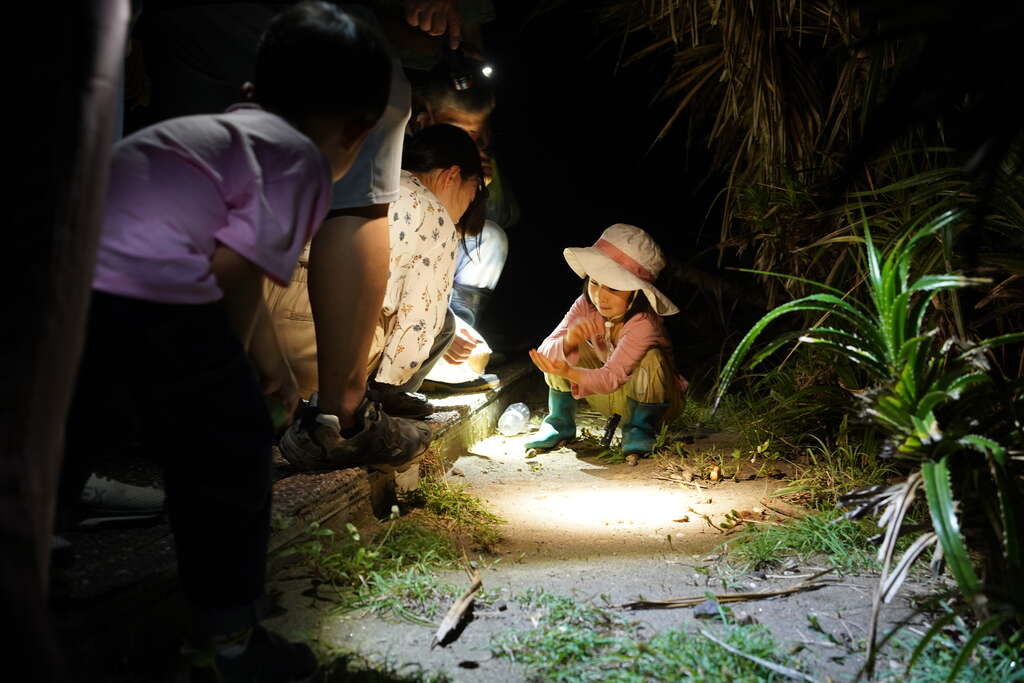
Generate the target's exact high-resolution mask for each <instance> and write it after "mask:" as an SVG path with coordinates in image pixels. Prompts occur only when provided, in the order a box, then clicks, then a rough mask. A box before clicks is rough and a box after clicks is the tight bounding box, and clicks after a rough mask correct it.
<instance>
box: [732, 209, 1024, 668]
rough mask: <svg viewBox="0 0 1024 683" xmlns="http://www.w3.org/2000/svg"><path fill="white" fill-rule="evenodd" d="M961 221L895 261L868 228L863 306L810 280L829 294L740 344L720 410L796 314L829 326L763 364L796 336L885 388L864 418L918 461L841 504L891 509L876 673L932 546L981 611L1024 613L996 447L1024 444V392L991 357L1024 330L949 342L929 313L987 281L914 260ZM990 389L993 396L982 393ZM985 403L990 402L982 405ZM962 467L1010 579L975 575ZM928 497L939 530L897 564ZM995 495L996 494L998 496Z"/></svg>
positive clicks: (855, 512)
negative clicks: (891, 606) (892, 612)
mask: <svg viewBox="0 0 1024 683" xmlns="http://www.w3.org/2000/svg"><path fill="white" fill-rule="evenodd" d="M957 219H958V215H957V212H954V211H949V212H946V213H944V214H942V215H941V216H939V217H938V218H937V219H935V220H932V221H930V222H929V223H927V224H925V225H922V226H919V227H915V229H914V230H912V231H911V232H908V233H906V234H905V235H904V236H902V237H900V238H898V239H896V240H895V241H894V242H893V243H892V244H891V246H890V248H889V251H888V253H887V254H885V255H883V254H881V253H880V252H879V250H878V249H877V248H876V246H875V244H874V242H873V241H872V237H871V232H870V230H869V229H868V227H867V225H866V224H865V225H864V228H863V235H864V236H863V247H864V263H865V264H866V275H865V283H864V284H865V289H866V293H865V295H864V296H863V299H864V300H863V301H862V300H860V299H858V298H857V297H855V296H852V295H850V294H849V293H844V292H841V291H839V290H836V289H834V288H832V287H830V286H828V285H824V284H820V283H813V282H807V281H806V280H805V282H806V284H808V285H810V286H817V287H818V289H820V290H821V291H820V292H819V293H816V294H811V295H808V296H805V297H802V298H800V299H797V300H795V301H791V302H789V303H786V304H783V305H781V306H779V307H778V308H776V309H774V310H773V311H770V312H769V313H768V314H767V315H765V316H764V317H763V318H762V319H761V320H760V321H758V322H757V323H756V324H755V325H754V327H753V328H752V329H751V330H750V331H749V332H748V333H747V334H746V336H744V338H743V339H742V340H741V342H740V344H739V345H738V346H737V348H736V350H735V351H734V352H733V354H732V356H731V357H730V358H729V360H728V361H727V362H726V364H725V366H724V367H723V369H722V372H721V374H720V377H719V388H718V392H717V396H716V399H715V405H716V406H717V405H718V402H719V401H720V400H721V398H722V396H723V395H724V392H725V391H726V389H727V388H728V386H729V383H730V382H731V381H732V378H733V377H734V376H735V373H736V372H737V370H738V369H739V367H740V366H741V364H742V363H743V361H744V360H745V359H746V358H747V357H748V356H749V355H750V353H751V350H752V348H753V345H754V343H755V342H756V340H757V339H758V338H759V337H760V335H761V334H762V333H763V332H764V331H765V329H766V328H767V327H768V325H769V324H771V323H772V322H773V321H774V320H776V319H778V318H780V317H782V316H785V315H787V314H791V313H813V314H815V315H820V316H822V319H823V320H822V322H819V324H818V325H815V326H812V327H810V328H807V329H804V330H802V331H800V332H796V333H789V334H786V335H783V336H782V337H780V338H779V339H777V340H776V341H774V342H772V343H771V344H769V345H768V347H767V348H766V349H765V350H763V351H761V352H760V353H758V354H756V355H755V356H754V358H753V363H755V364H756V363H758V362H762V361H763V360H764V359H766V358H767V357H768V356H769V355H770V354H771V353H772V352H774V351H775V350H777V349H778V348H779V347H780V346H781V345H782V344H784V343H787V342H789V341H792V339H793V338H794V337H796V338H799V339H800V341H802V342H804V343H809V344H815V345H817V346H819V347H822V348H824V349H827V350H828V351H830V352H832V353H834V354H838V355H839V356H841V357H844V358H846V359H848V360H849V361H851V362H853V363H856V364H858V365H859V366H860V367H861V368H862V369H863V370H864V372H865V373H866V374H868V375H869V376H870V377H871V378H872V379H873V380H874V382H875V383H876V388H875V389H874V390H872V391H869V392H865V394H864V395H863V399H864V401H865V404H866V405H865V413H866V414H867V415H869V416H870V417H872V418H873V419H874V421H875V423H876V424H878V425H879V426H880V427H882V428H883V429H884V430H885V431H886V432H887V433H888V434H889V435H890V441H889V445H890V452H891V453H893V454H895V455H898V456H900V457H902V458H905V459H907V460H910V461H913V462H915V463H917V464H918V465H919V469H918V470H917V471H915V472H913V473H911V474H910V475H909V476H908V477H907V479H906V480H904V481H903V482H901V483H899V484H895V485H893V486H889V487H886V488H883V487H873V488H871V489H866V490H861V491H855V492H852V493H851V494H849V495H847V496H845V497H844V498H843V499H842V501H841V502H842V504H843V505H845V506H847V507H849V508H851V510H850V512H849V513H847V516H849V517H855V516H861V515H864V514H867V513H869V512H876V513H880V518H879V522H878V523H879V526H880V527H882V528H883V529H884V530H885V532H884V534H883V540H882V543H881V545H880V547H879V561H880V563H881V565H882V572H881V577H880V579H879V583H878V587H877V589H876V591H875V597H874V610H873V614H872V620H871V631H870V633H869V639H868V641H869V644H868V647H869V650H868V664H867V669H868V670H870V669H871V667H872V666H873V662H874V657H875V654H876V628H877V618H878V611H879V609H880V607H881V605H882V603H883V602H887V601H889V600H891V599H892V597H893V596H894V595H895V594H896V592H897V591H898V590H899V587H900V586H901V585H902V583H903V581H904V580H905V578H906V576H907V574H908V572H909V570H910V568H911V566H912V565H913V563H914V561H915V560H916V559H918V558H919V557H920V556H921V555H922V554H923V553H924V552H925V550H927V549H928V548H930V547H935V548H936V551H935V554H934V556H933V563H934V562H935V561H937V560H938V559H939V558H942V559H944V560H945V562H946V563H947V565H948V566H949V568H950V571H951V573H952V575H953V577H954V578H955V579H956V581H957V583H958V585H959V586H960V588H961V591H962V593H963V595H964V598H965V599H966V600H967V601H968V603H969V604H972V605H973V606H974V607H975V608H976V609H977V610H978V611H979V613H984V612H985V610H986V609H988V608H987V607H986V604H989V603H985V602H979V601H977V600H975V598H976V597H977V596H979V595H982V594H984V595H986V597H987V598H988V600H990V601H992V603H995V602H998V603H999V604H1001V605H1007V606H1009V607H1008V608H1007V609H1009V610H1011V612H1012V613H1013V614H1016V615H1017V616H1016V617H1014V618H1017V619H1020V618H1021V617H1022V615H1024V589H1022V587H1021V586H1020V585H1019V582H1017V581H1012V580H1011V581H1007V580H1006V579H1005V578H1004V577H1006V576H1021V575H1024V561H1022V554H1024V549H1022V548H1021V544H1020V536H1019V535H1020V530H1021V524H1022V521H1021V520H1022V516H1024V506H1021V504H1020V503H1019V495H1020V490H1019V488H1020V486H1019V479H1020V476H1019V473H1014V472H1013V471H1012V468H1011V462H1010V460H1009V459H1008V457H1007V449H1006V447H1005V446H1004V445H1002V444H1001V443H999V442H998V441H997V438H998V435H999V434H1002V435H1003V436H1006V437H1008V438H1012V439H1016V440H1017V441H1021V440H1022V439H1024V437H1022V436H1021V418H1020V415H1019V411H1017V405H1016V404H1017V403H1019V402H1021V401H1022V397H1024V391H1020V387H1017V389H1010V390H1005V391H1003V392H1002V399H1000V396H1001V394H1000V391H999V387H998V386H997V385H998V382H997V381H996V380H994V375H993V374H992V372H991V371H990V368H989V366H988V364H987V363H986V362H985V360H984V358H985V354H986V353H989V352H990V351H991V349H993V348H997V347H999V346H1004V345H1008V344H1018V345H1019V344H1020V343H1022V342H1024V333H1010V334H1006V335H1001V336H999V337H996V338H992V339H988V340H985V341H982V342H978V343H976V344H973V345H970V346H966V347H961V346H960V345H958V343H957V342H955V340H953V339H947V340H945V341H942V342H940V340H939V339H937V337H938V330H937V328H935V327H934V326H930V325H931V324H930V323H929V318H928V315H927V314H928V313H929V310H930V309H931V308H932V305H933V303H934V301H935V294H936V293H937V292H941V291H944V290H956V289H961V288H964V287H970V286H974V285H979V284H984V283H985V282H986V281H985V280H981V279H977V278H967V277H963V276H960V275H954V274H938V275H932V274H920V275H913V266H914V260H915V257H916V256H918V255H919V254H920V253H921V252H922V251H923V250H924V248H925V247H926V246H927V245H928V244H929V241H930V240H931V239H933V238H934V237H935V236H936V235H937V234H939V233H940V232H942V231H943V230H945V229H946V228H948V226H950V225H951V224H953V223H954V222H955V221H956V220H957ZM824 319H827V325H826V324H825V320H824ZM1004 389H1005V387H1004ZM982 390H985V391H986V392H987V393H985V394H979V392H981V391H982ZM1014 392H1016V393H1014ZM979 395H984V396H985V397H986V400H985V401H983V402H979V401H977V399H978V397H979ZM1000 400H1002V402H1004V403H1006V409H1005V410H1003V411H1002V413H1005V415H1002V416H999V417H997V418H995V419H992V418H991V417H990V414H992V413H993V412H999V411H996V410H995V406H997V405H999V402H1000ZM975 415H977V416H979V417H982V419H978V418H977V417H973V416H975ZM983 423H984V424H987V425H988V426H989V427H990V428H992V427H995V428H996V429H993V430H992V432H991V433H990V434H980V433H976V432H973V431H965V430H972V429H975V428H976V427H978V426H981V425H982V424H983ZM978 457H981V458H982V459H983V460H982V461H981V462H980V463H977V462H975V461H972V460H971V458H975V459H976V458H978ZM951 462H954V463H955V464H956V466H957V467H960V468H963V469H964V471H965V472H968V473H970V472H974V473H975V474H974V475H973V479H972V480H973V481H974V482H975V483H974V484H973V486H974V493H975V494H982V497H981V498H979V499H978V501H977V502H974V505H973V507H971V509H970V511H971V512H972V519H973V517H975V516H978V515H976V514H974V513H976V512H983V508H984V506H985V505H987V504H988V500H989V499H992V498H994V499H995V501H996V503H995V509H994V510H993V514H990V515H988V518H989V519H991V520H992V521H991V524H992V526H993V533H992V534H991V535H993V536H994V537H995V538H997V539H998V542H999V547H998V551H997V552H998V560H999V561H998V564H999V570H1000V572H1005V573H1004V574H1001V576H997V575H996V574H997V572H989V574H988V575H987V576H985V578H984V580H982V579H981V578H979V576H978V575H977V573H976V572H975V571H974V567H973V564H972V562H971V561H970V558H969V556H968V551H967V542H966V541H965V539H964V536H963V531H962V528H961V527H962V525H961V516H962V511H960V510H959V509H958V507H959V504H958V503H957V502H956V501H957V499H958V498H957V493H956V492H955V490H954V486H953V480H952V479H951V476H950V467H951V464H950V463H951ZM979 465H980V467H979ZM979 470H980V471H981V472H987V473H988V472H990V473H991V478H990V479H988V481H990V482H991V484H989V483H986V482H984V481H980V480H979V479H978V476H977V472H978V471H979ZM961 488H963V486H961ZM922 489H923V490H924V492H925V495H926V498H927V502H928V509H929V512H930V515H931V521H932V529H931V531H927V532H925V533H923V534H921V535H919V536H918V537H917V538H916V539H915V540H914V541H913V542H912V543H911V545H910V547H909V548H908V550H907V551H906V552H905V553H904V555H903V556H902V557H901V558H900V559H899V560H898V561H897V562H896V563H895V566H894V565H893V554H894V551H895V547H896V539H897V538H898V537H899V536H900V535H901V533H902V527H903V520H904V518H905V516H906V513H907V510H908V509H909V507H910V505H911V503H912V502H913V501H914V499H915V498H916V497H917V495H918V492H919V491H920V490H922ZM989 490H991V493H994V496H992V495H989V494H988V492H989ZM960 493H964V491H963V490H961V491H960ZM960 500H962V501H963V500H964V499H963V498H962V497H961V498H960ZM965 502H972V501H965ZM981 517H982V518H984V515H981ZM986 623H988V622H986ZM1000 623H1002V622H1000Z"/></svg>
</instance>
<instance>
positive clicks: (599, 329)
mask: <svg viewBox="0 0 1024 683" xmlns="http://www.w3.org/2000/svg"><path fill="white" fill-rule="evenodd" d="M602 334H604V326H603V325H602V324H601V323H599V322H597V321H596V320H584V321H582V322H578V323H576V324H575V325H571V326H570V327H569V329H568V330H566V331H565V337H564V338H563V339H562V350H563V351H564V352H565V353H572V352H573V351H575V350H576V349H578V348H579V347H580V344H582V343H583V342H584V341H586V340H587V339H594V338H600V337H601V335H602Z"/></svg>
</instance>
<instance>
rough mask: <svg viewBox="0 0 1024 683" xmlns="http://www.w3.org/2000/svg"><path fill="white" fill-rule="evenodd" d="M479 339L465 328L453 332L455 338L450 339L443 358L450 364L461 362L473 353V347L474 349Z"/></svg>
mask: <svg viewBox="0 0 1024 683" xmlns="http://www.w3.org/2000/svg"><path fill="white" fill-rule="evenodd" d="M481 341H483V340H482V339H477V338H476V337H474V336H473V335H471V334H470V333H469V332H468V331H467V330H459V331H458V332H456V333H455V338H454V339H452V345H451V346H449V347H448V350H447V351H445V352H444V359H445V360H446V361H448V362H449V363H451V364H452V365H458V364H459V363H463V362H465V361H466V359H467V358H469V357H470V355H471V354H472V353H473V349H475V348H476V347H477V344H479V343H480V342H481Z"/></svg>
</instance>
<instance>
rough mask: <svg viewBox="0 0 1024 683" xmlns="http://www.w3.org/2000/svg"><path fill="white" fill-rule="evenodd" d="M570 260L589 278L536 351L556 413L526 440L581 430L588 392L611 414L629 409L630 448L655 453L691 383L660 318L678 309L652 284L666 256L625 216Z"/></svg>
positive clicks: (546, 443)
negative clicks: (580, 412) (677, 364)
mask: <svg viewBox="0 0 1024 683" xmlns="http://www.w3.org/2000/svg"><path fill="white" fill-rule="evenodd" d="M565 260H566V261H568V263H569V266H570V267H571V268H572V269H573V270H574V271H575V272H576V274H577V275H579V276H580V277H581V278H584V285H583V295H582V296H580V297H579V298H578V299H576V301H575V302H574V303H573V305H572V307H571V308H570V309H569V312H568V313H566V314H565V317H564V318H563V319H562V322H561V323H559V325H558V327H556V328H555V330H554V332H552V333H551V334H550V335H548V338H547V339H545V340H544V342H543V343H542V344H541V345H540V348H539V349H534V350H531V351H530V358H531V359H532V360H533V363H534V365H536V366H537V367H538V368H539V369H540V370H541V371H542V372H543V373H544V378H545V380H546V381H547V383H548V387H549V391H548V408H549V414H548V416H547V417H546V418H545V419H544V422H543V424H541V427H540V429H539V430H538V432H537V434H536V435H535V437H534V439H533V440H532V441H529V442H527V443H526V447H527V448H541V449H549V448H554V447H555V446H557V445H558V444H559V443H561V442H563V441H568V440H571V439H573V438H575V437H576V399H578V398H583V399H586V401H587V403H589V404H590V406H591V407H592V408H594V409H595V410H597V411H598V412H600V413H602V414H604V415H608V416H610V415H612V414H615V413H617V414H619V415H621V416H622V418H623V423H622V452H623V453H624V454H626V455H629V454H643V453H649V452H650V451H651V449H652V448H653V446H654V442H655V440H656V438H657V434H658V430H659V428H660V425H661V423H662V422H663V421H664V419H665V418H666V416H667V415H668V414H669V413H670V408H671V407H672V406H673V405H674V404H677V403H678V400H679V396H680V394H681V392H682V391H683V390H685V388H686V384H687V383H686V380H685V379H683V378H682V377H681V376H679V375H678V374H677V373H676V371H675V369H674V364H673V362H672V345H671V342H670V341H669V339H668V336H667V335H666V333H665V328H664V325H663V323H662V320H661V317H662V316H666V315H673V314H675V313H678V312H679V309H678V308H676V306H675V305H674V304H673V303H672V302H671V301H669V299H668V297H666V296H665V295H664V294H662V293H661V292H660V291H659V290H658V289H657V288H656V287H655V286H654V284H653V283H654V280H655V279H656V278H657V277H658V273H659V272H661V269H662V268H663V267H664V266H665V257H664V256H663V255H662V252H661V249H660V248H658V245H657V244H655V243H654V240H652V239H651V237H650V235H648V234H647V233H646V232H644V231H643V230H641V229H640V228H637V227H635V226H632V225H624V224H621V223H619V224H616V225H613V226H611V227H610V228H608V229H607V230H605V231H604V232H603V233H602V234H601V238H600V239H598V240H597V242H596V243H595V244H594V246H592V247H581V248H569V249H566V250H565Z"/></svg>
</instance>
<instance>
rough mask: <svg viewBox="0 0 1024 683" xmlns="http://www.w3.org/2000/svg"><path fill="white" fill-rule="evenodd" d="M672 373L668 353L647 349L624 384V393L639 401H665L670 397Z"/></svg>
mask: <svg viewBox="0 0 1024 683" xmlns="http://www.w3.org/2000/svg"><path fill="white" fill-rule="evenodd" d="M674 382H675V379H674V374H673V372H672V366H671V363H670V362H669V359H668V355H667V354H666V353H665V352H664V351H663V350H662V349H660V348H653V349H649V350H648V351H647V353H645V354H644V357H643V358H642V359H641V360H640V365H638V366H637V368H636V370H635V371H634V372H633V375H632V377H630V379H629V382H628V383H627V385H626V394H627V395H628V396H629V397H630V398H632V399H633V400H635V401H638V402H640V403H665V402H667V401H669V400H671V399H672V393H673V387H674Z"/></svg>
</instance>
